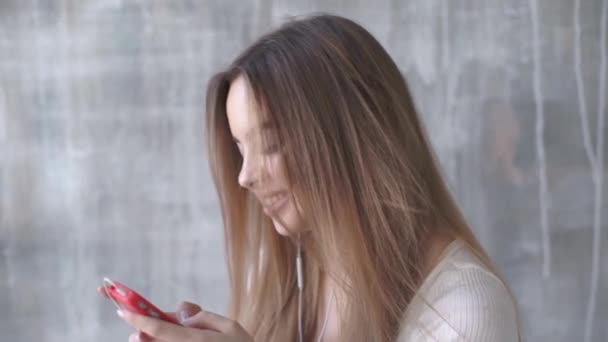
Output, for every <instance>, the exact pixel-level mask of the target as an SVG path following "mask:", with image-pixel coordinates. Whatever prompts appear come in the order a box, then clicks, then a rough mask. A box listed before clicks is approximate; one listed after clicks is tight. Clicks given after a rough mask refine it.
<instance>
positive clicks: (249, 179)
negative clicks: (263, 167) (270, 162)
mask: <svg viewBox="0 0 608 342" xmlns="http://www.w3.org/2000/svg"><path fill="white" fill-rule="evenodd" d="M255 164H257V163H254V162H253V160H252V159H251V158H243V165H242V166H241V171H240V172H239V178H238V182H239V185H240V186H242V187H243V188H245V189H252V188H253V187H254V185H255V182H256V180H257V177H258V173H259V167H258V166H257V165H255Z"/></svg>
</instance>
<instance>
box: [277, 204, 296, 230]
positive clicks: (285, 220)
mask: <svg viewBox="0 0 608 342" xmlns="http://www.w3.org/2000/svg"><path fill="white" fill-rule="evenodd" d="M286 209H287V210H285V212H283V213H282V215H281V217H280V220H277V219H276V218H272V224H273V225H274V229H275V230H276V231H277V233H279V234H280V235H283V236H291V235H294V234H297V233H298V232H299V231H300V229H299V226H300V225H299V219H298V215H297V213H296V212H295V208H293V207H292V206H291V205H290V206H289V207H287V208H286Z"/></svg>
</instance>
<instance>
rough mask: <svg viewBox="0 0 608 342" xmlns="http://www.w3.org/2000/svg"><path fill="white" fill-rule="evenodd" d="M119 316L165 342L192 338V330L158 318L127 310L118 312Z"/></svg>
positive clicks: (136, 327)
mask: <svg viewBox="0 0 608 342" xmlns="http://www.w3.org/2000/svg"><path fill="white" fill-rule="evenodd" d="M117 313H118V316H120V317H121V318H122V319H124V320H125V321H126V322H127V323H129V324H130V325H131V326H132V327H134V328H135V329H137V330H140V331H142V332H144V333H146V334H147V335H149V336H150V337H152V338H156V339H159V340H164V341H182V340H186V341H187V340H188V338H190V337H191V331H192V330H191V329H188V328H184V327H182V326H179V325H177V324H173V323H169V322H165V321H162V320H160V319H157V318H152V317H147V316H143V315H139V314H136V313H133V312H129V311H126V310H118V311H117Z"/></svg>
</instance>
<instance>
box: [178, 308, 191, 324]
mask: <svg viewBox="0 0 608 342" xmlns="http://www.w3.org/2000/svg"><path fill="white" fill-rule="evenodd" d="M188 317H189V315H188V312H187V311H186V310H182V311H178V312H177V319H178V320H179V321H180V322H183V321H185V320H187V319H188Z"/></svg>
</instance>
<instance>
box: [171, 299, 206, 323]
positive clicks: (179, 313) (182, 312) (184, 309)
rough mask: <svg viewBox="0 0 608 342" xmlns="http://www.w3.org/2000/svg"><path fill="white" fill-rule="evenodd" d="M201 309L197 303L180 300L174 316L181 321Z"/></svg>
mask: <svg viewBox="0 0 608 342" xmlns="http://www.w3.org/2000/svg"><path fill="white" fill-rule="evenodd" d="M202 310H203V309H201V307H200V306H198V305H197V304H194V303H190V302H181V303H179V304H178V305H177V310H176V318H177V320H178V321H179V322H183V321H185V320H186V319H187V318H189V317H192V316H194V315H196V314H197V313H199V312H201V311H202Z"/></svg>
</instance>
